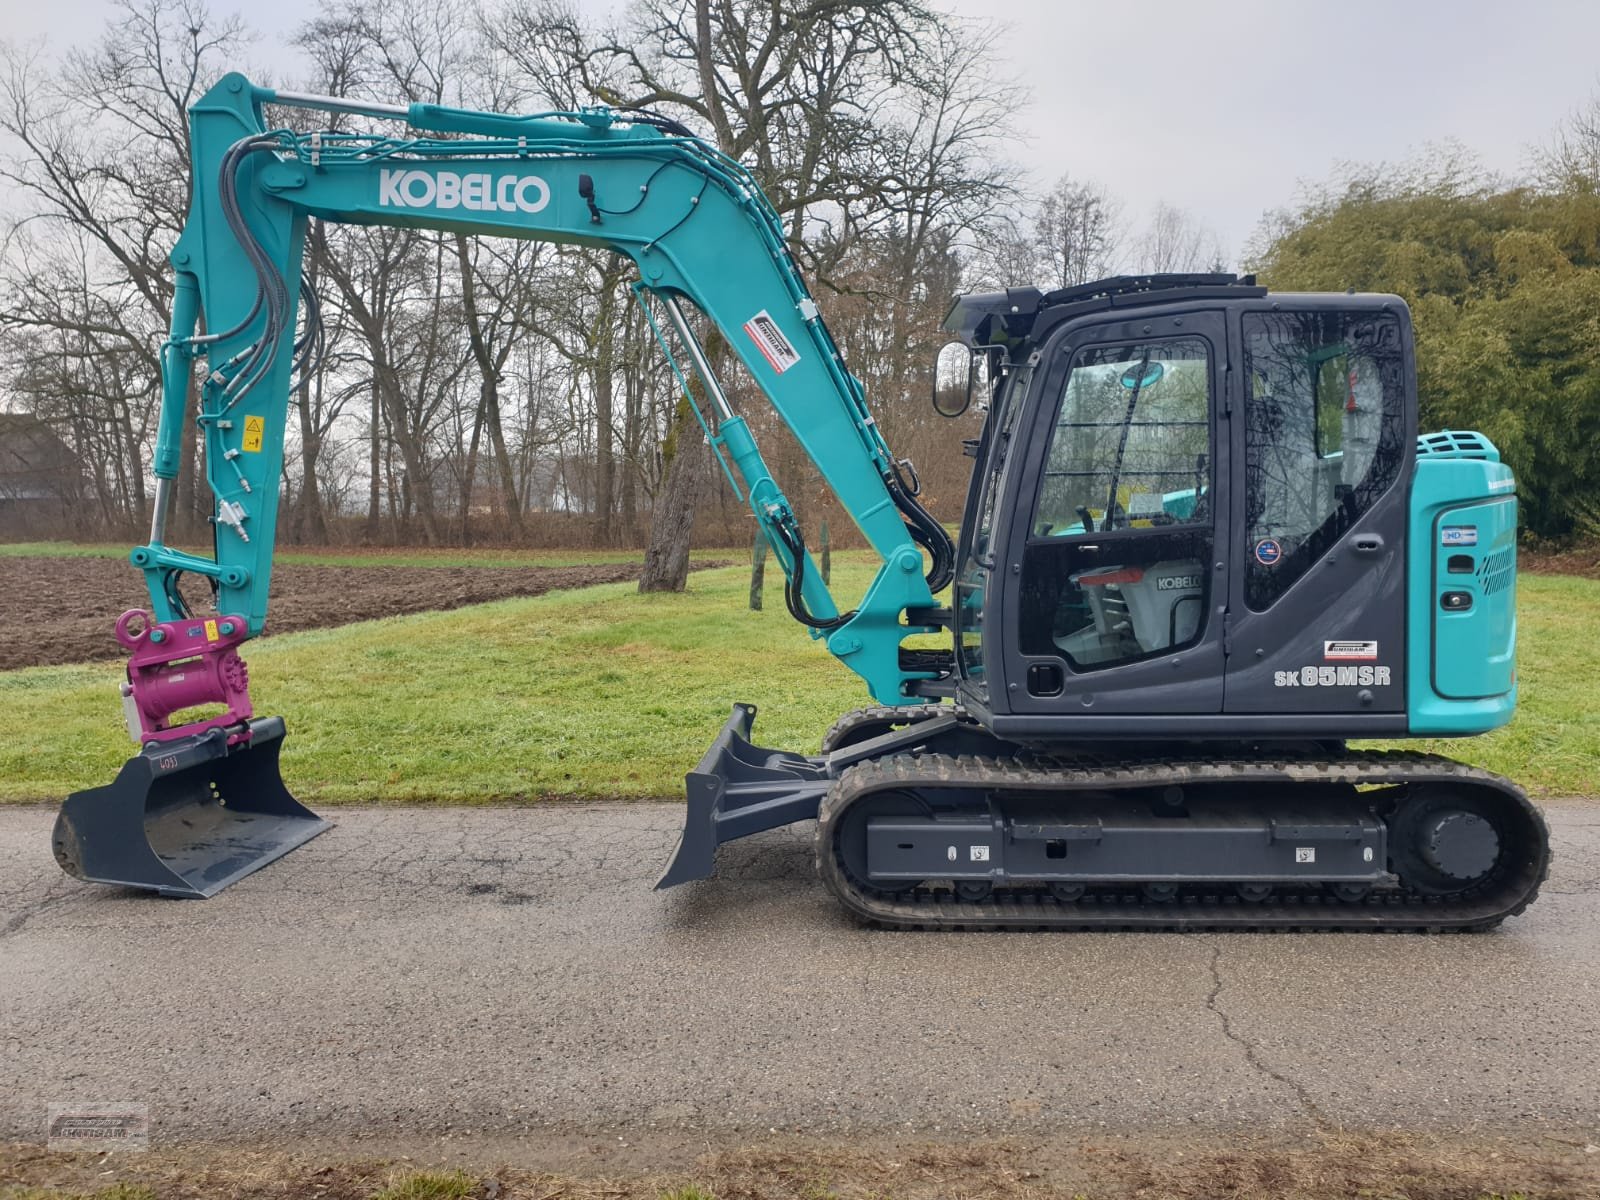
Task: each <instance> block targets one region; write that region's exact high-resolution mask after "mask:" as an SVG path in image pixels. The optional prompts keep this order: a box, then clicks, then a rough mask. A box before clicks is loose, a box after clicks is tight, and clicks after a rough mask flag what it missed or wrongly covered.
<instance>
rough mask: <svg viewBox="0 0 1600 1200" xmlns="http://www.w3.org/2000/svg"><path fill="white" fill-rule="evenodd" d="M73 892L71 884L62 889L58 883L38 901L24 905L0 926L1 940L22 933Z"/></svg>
mask: <svg viewBox="0 0 1600 1200" xmlns="http://www.w3.org/2000/svg"><path fill="white" fill-rule="evenodd" d="M73 890H74V889H73V888H72V886H71V885H70V884H68V885H67V886H66V887H62V886H61V884H59V883H58V884H56V885H54V886H52V887H51V888H50V890H49V891H47V892H46V893H45V894H44V895H42V896H40V897H39V898H38V899H37V900H35V901H33V902H32V903H30V904H25V905H23V906H22V907H21V908H20V909H18V910H17V911H16V912H14V913H12V914H11V916H9V917H8V918H6V921H5V924H3V925H0V938H4V937H10V936H11V935H12V934H13V933H19V932H21V930H22V928H23V926H25V925H26V924H27V923H28V922H29V921H31V920H33V918H34V917H37V916H38V915H39V914H40V913H42V912H44V911H45V909H47V908H50V907H51V906H52V905H55V904H57V903H59V902H60V901H62V900H65V899H66V898H67V897H68V896H69V895H71V894H72V892H73Z"/></svg>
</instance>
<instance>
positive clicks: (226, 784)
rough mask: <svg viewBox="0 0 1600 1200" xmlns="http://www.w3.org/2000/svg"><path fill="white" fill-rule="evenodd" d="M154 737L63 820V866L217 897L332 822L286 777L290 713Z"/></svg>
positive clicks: (94, 877)
mask: <svg viewBox="0 0 1600 1200" xmlns="http://www.w3.org/2000/svg"><path fill="white" fill-rule="evenodd" d="M248 733H249V736H248V738H242V737H240V736H239V735H238V734H237V732H235V733H234V734H233V735H232V741H233V744H232V745H230V744H229V743H230V733H229V731H228V730H227V729H222V728H217V729H208V730H206V731H205V732H204V733H199V734H195V735H194V736H192V737H185V738H179V739H175V740H173V741H167V742H160V743H152V744H151V745H149V746H147V747H146V748H145V749H144V750H141V751H140V752H139V753H138V754H135V755H134V756H133V757H132V758H130V759H129V760H128V761H127V762H126V763H124V764H123V766H122V770H121V771H120V772H119V773H118V774H117V777H116V779H115V780H114V781H113V782H112V783H111V784H109V785H108V786H106V787H98V788H89V789H87V790H85V791H81V792H74V793H72V795H70V796H68V797H67V800H66V803H65V804H63V805H62V806H61V813H60V815H59V816H58V817H57V818H56V828H55V838H54V844H55V854H56V861H57V862H59V863H60V864H61V869H62V870H64V871H65V872H66V873H67V874H69V875H74V876H76V877H77V878H79V879H84V880H88V881H90V882H92V883H110V884H121V885H123V886H125V887H135V888H145V889H147V890H149V891H154V892H159V893H160V894H161V895H163V896H186V897H195V898H204V897H207V896H214V895H216V894H217V893H218V892H220V891H221V890H222V889H223V888H225V887H227V886H228V885H229V884H232V883H235V882H237V881H238V880H240V879H242V878H244V876H246V875H248V874H250V872H252V871H255V870H259V869H260V868H262V867H264V866H266V865H267V864H268V863H270V862H273V861H275V860H276V859H279V858H282V857H283V856H284V855H285V854H287V853H289V851H291V850H293V849H294V848H295V847H297V846H300V845H303V844H304V843H306V842H308V841H310V840H311V839H312V838H314V837H316V836H317V834H319V833H321V832H322V831H323V830H325V829H327V828H329V825H328V822H326V821H324V820H323V819H322V818H321V817H319V816H317V815H316V814H315V813H314V812H312V811H311V810H310V809H308V808H306V807H305V806H304V805H302V804H301V803H300V802H299V801H298V800H296V799H295V798H294V797H293V796H291V795H290V794H289V790H288V789H287V788H286V787H284V785H283V779H282V777H281V776H280V775H279V773H278V751H279V750H280V749H281V748H282V746H283V718H281V717H267V718H264V719H261V720H253V721H250V722H248Z"/></svg>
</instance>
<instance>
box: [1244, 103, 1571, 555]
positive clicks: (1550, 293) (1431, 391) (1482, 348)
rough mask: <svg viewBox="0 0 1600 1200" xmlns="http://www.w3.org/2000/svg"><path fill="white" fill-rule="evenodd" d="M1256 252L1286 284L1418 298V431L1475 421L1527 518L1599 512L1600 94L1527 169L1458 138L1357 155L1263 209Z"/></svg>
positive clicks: (1540, 529)
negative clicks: (1483, 156) (1497, 170)
mask: <svg viewBox="0 0 1600 1200" xmlns="http://www.w3.org/2000/svg"><path fill="white" fill-rule="evenodd" d="M1248 264H1249V266H1250V267H1251V268H1252V269H1254V270H1255V271H1257V272H1259V274H1260V276H1261V279H1262V281H1263V282H1264V283H1267V284H1268V285H1269V286H1271V287H1273V288H1277V289H1281V290H1316V291H1326V290H1336V291H1337V290H1343V289H1345V288H1355V289H1356V290H1358V291H1377V292H1393V293H1396V294H1397V295H1399V296H1401V297H1402V298H1403V299H1404V300H1405V301H1406V303H1407V305H1408V306H1409V307H1410V309H1411V316H1412V321H1413V323H1414V325H1415V329H1416V341H1417V390H1418V397H1419V401H1420V405H1421V412H1420V420H1421V428H1422V429H1423V430H1425V431H1426V430H1432V429H1452V428H1453V429H1476V430H1479V431H1481V432H1483V433H1485V434H1487V435H1488V436H1489V437H1490V439H1491V440H1492V441H1493V442H1494V443H1495V445H1496V447H1497V448H1498V449H1499V450H1500V453H1501V456H1502V457H1503V458H1504V459H1505V461H1507V462H1508V463H1509V464H1510V465H1511V466H1512V468H1513V469H1514V470H1515V472H1516V475H1517V494H1518V498H1519V512H1520V519H1521V523H1522V527H1523V529H1524V531H1525V532H1526V533H1528V534H1531V535H1533V536H1534V537H1535V538H1537V539H1541V540H1545V541H1552V542H1564V541H1569V540H1571V539H1573V538H1575V537H1580V536H1592V535H1593V534H1594V533H1595V532H1596V523H1597V521H1600V101H1597V102H1596V103H1593V104H1591V105H1590V106H1589V107H1588V108H1586V109H1585V110H1583V111H1582V112H1580V113H1578V114H1577V115H1575V116H1574V117H1572V118H1571V119H1569V120H1568V121H1567V122H1565V123H1564V124H1563V125H1562V126H1561V127H1560V128H1559V129H1558V130H1557V131H1556V133H1555V134H1554V135H1553V136H1552V137H1551V139H1550V141H1549V142H1548V144H1546V145H1545V146H1543V147H1541V148H1538V149H1536V150H1535V151H1534V153H1533V156H1532V162H1531V164H1530V168H1529V172H1528V178H1526V179H1525V180H1516V181H1507V180H1504V179H1500V178H1497V177H1495V176H1493V175H1492V174H1490V173H1489V172H1487V171H1485V170H1484V169H1483V168H1482V167H1481V165H1480V164H1479V163H1478V162H1477V161H1476V159H1475V158H1474V157H1473V156H1472V155H1471V154H1469V153H1468V152H1466V151H1465V150H1463V149H1462V148H1461V147H1459V146H1443V147H1439V148H1436V149H1435V150H1433V151H1431V152H1429V153H1427V154H1424V155H1422V156H1420V157H1419V158H1417V159H1415V160H1414V161H1411V162H1408V163H1403V164H1398V165H1388V166H1353V167H1349V168H1346V169H1345V170H1344V171H1342V172H1341V173H1340V174H1339V175H1338V176H1337V177H1336V178H1335V179H1334V180H1332V181H1330V182H1328V183H1326V184H1324V185H1322V186H1319V187H1316V188H1313V189H1311V190H1310V191H1308V192H1307V194H1306V195H1305V197H1304V198H1303V200H1302V202H1301V203H1300V204H1298V205H1297V206H1295V207H1294V208H1291V209H1287V210H1284V211H1281V212H1276V213H1272V214H1269V216H1268V217H1267V219H1266V220H1265V221H1264V222H1263V223H1262V226H1261V228H1260V231H1259V233H1258V236H1257V243H1256V245H1255V246H1254V247H1252V248H1251V251H1250V254H1249V256H1248Z"/></svg>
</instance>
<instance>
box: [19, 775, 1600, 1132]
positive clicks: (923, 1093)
mask: <svg viewBox="0 0 1600 1200" xmlns="http://www.w3.org/2000/svg"><path fill="white" fill-rule="evenodd" d="M678 812H679V809H678V808H677V806H666V805H641V806H617V807H582V808H577V807H573V808H544V809H537V808H535V809H516V810H508V809H452V810H422V809H392V810H341V811H336V812H335V813H333V814H332V815H333V816H334V819H335V820H336V821H337V823H338V824H337V828H335V829H334V830H333V831H332V832H330V833H327V834H324V835H323V836H322V837H321V838H318V839H317V840H316V841H314V842H312V843H311V844H310V845H308V846H307V847H305V848H303V849H301V850H299V851H297V852H296V853H295V854H293V855H291V856H290V857H289V858H287V859H285V860H284V861H282V862H280V863H278V864H277V865H275V866H272V867H270V868H269V869H267V870H265V871H263V872H260V873H258V874H256V875H254V876H251V877H250V878H248V879H246V880H245V881H243V882H242V883H240V884H238V885H236V886H235V887H233V888H232V889H231V890H229V891H227V892H224V893H223V894H222V895H221V896H219V897H217V898H215V899H212V900H208V901H168V900H159V899H154V898H149V897H145V896H142V895H137V894H133V893H129V892H124V891H118V890H114V889H107V888H99V887H94V886H90V885H85V884H81V883H78V882H77V881H74V880H70V879H68V878H66V877H65V876H63V875H61V874H60V873H59V872H58V871H57V869H56V867H55V864H54V862H53V861H52V859H51V857H50V853H49V843H48V835H49V829H50V823H51V821H52V819H53V813H52V812H51V811H47V810H45V809H40V808H28V809H7V810H0V1141H12V1140H17V1141H31V1140H35V1139H36V1138H37V1137H38V1135H39V1132H40V1130H41V1127H42V1124H43V1121H44V1108H45V1105H46V1104H47V1103H49V1102H52V1101H88V1100H110V1101H143V1102H145V1103H148V1105H149V1106H150V1116H151V1121H152V1127H153V1129H154V1130H155V1131H156V1136H158V1137H161V1138H163V1139H168V1138H170V1139H175V1140H183V1139H190V1138H193V1139H207V1140H209V1139H223V1140H229V1139H255V1138H261V1137H277V1136H280V1135H295V1136H299V1135H308V1136H310V1135H322V1136H329V1137H335V1136H340V1135H342V1134H344V1133H346V1132H348V1133H350V1134H352V1135H359V1134H367V1135H371V1134H374V1133H377V1134H388V1135H397V1136H398V1135H404V1134H405V1133H406V1132H407V1131H417V1132H422V1131H428V1132H432V1133H435V1134H437V1133H438V1132H439V1131H440V1130H442V1129H453V1130H458V1131H460V1132H462V1133H463V1134H466V1133H468V1132H470V1133H472V1134H473V1135H475V1136H484V1135H495V1134H506V1135H516V1134H518V1133H524V1132H527V1131H530V1130H534V1131H537V1130H545V1131H549V1132H552V1133H554V1132H558V1131H561V1130H567V1131H571V1132H584V1133H594V1132H596V1131H611V1132H613V1133H616V1135H617V1136H619V1137H620V1136H627V1134H628V1131H635V1132H636V1133H642V1134H648V1132H649V1131H651V1130H654V1131H657V1133H658V1134H664V1133H666V1132H668V1131H673V1130H685V1129H692V1130H694V1131H695V1132H696V1134H697V1135H703V1136H704V1138H705V1139H706V1140H708V1141H709V1140H712V1139H714V1138H715V1137H717V1136H719V1135H721V1136H726V1137H730V1138H737V1137H742V1136H749V1135H750V1134H754V1133H759V1134H766V1133H767V1132H768V1131H769V1130H777V1131H780V1132H783V1133H793V1134H799V1135H806V1136H809V1135H823V1136H834V1135H844V1134H862V1135H866V1134H889V1135H901V1134H916V1135H918V1136H921V1135H928V1136H943V1135H958V1134H959V1135H965V1134H969V1133H983V1134H996V1133H1006V1132H1023V1133H1026V1132H1044V1131H1050V1130H1054V1131H1061V1130H1064V1129H1073V1130H1083V1131H1084V1132H1096V1131H1133V1130H1140V1129H1151V1130H1154V1129H1162V1128H1165V1129H1177V1130H1204V1129H1211V1128H1222V1127H1231V1128H1240V1127H1248V1128H1250V1129H1254V1130H1272V1129H1283V1130H1293V1129H1296V1128H1318V1127H1320V1128H1325V1129H1326V1128H1333V1127H1337V1126H1350V1127H1356V1128H1365V1129H1371V1128H1384V1127H1404V1128H1418V1129H1423V1130H1428V1129H1437V1130H1459V1131H1473V1130H1481V1131H1485V1132H1488V1131H1498V1132H1503V1131H1505V1130H1507V1129H1512V1128H1534V1129H1537V1128H1545V1127H1548V1128H1554V1127H1561V1128H1564V1129H1567V1130H1576V1131H1579V1132H1580V1135H1582V1136H1586V1137H1588V1138H1589V1140H1590V1141H1600V805H1596V804H1585V803H1576V802H1573V803H1559V804H1553V805H1550V806H1549V807H1548V812H1549V815H1550V818H1551V823H1552V825H1553V828H1554V831H1555V838H1556V862H1555V868H1554V872H1553V875H1552V878H1551V880H1550V882H1549V884H1548V885H1547V886H1546V888H1545V891H1544V895H1543V898H1542V899H1541V900H1540V901H1539V903H1538V904H1536V905H1535V906H1534V907H1533V908H1532V909H1531V910H1529V912H1528V913H1526V914H1525V915H1523V916H1522V917H1519V918H1516V919H1514V920H1513V921H1511V922H1509V923H1508V924H1507V925H1506V926H1505V927H1504V928H1503V929H1502V930H1501V931H1499V932H1496V933H1493V934H1487V935H1479V936H1468V937H1437V938H1426V937H1419V936H1414V935H1407V936H1395V935H1387V936H1386V935H1251V934H1237V935H1225V936H1222V935H1199V934H1189V935H1176V934H1174V935H1167V934H1157V935H1151V934H1100V935H1073V934H966V933H889V932H879V931H872V930H866V929H862V928H860V927H858V926H856V925H854V924H853V923H852V922H851V921H850V920H849V919H848V918H846V917H845V916H844V915H842V914H841V913H840V912H838V911H837V910H836V909H835V907H834V905H833V902H832V901H831V900H830V899H829V898H828V897H827V896H826V895H825V894H824V893H823V891H822V890H821V888H820V886H819V885H818V884H817V883H816V882H815V880H814V879H813V877H812V867H811V863H810V826H802V827H798V828H795V829H791V830H785V831H779V832H778V833H776V834H773V835H767V836H764V837H762V838H757V839H750V840H749V841H747V842H744V843H738V844H735V845H732V846H728V847H724V849H723V850H722V851H721V858H720V860H719V861H720V864H721V875H720V877H719V878H718V879H716V880H712V881H709V882H706V883H701V884H694V885H690V886H688V887H684V888H680V889H677V890H675V891H672V892H667V893H656V892H653V891H651V890H650V885H651V884H652V883H653V881H654V879H655V876H656V874H657V872H658V870H659V868H660V866H661V864H662V862H663V860H664V859H665V857H666V855H667V853H668V851H669V850H670V849H671V847H672V844H673V841H674V838H675V836H676V828H677V820H678Z"/></svg>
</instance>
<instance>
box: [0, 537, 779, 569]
mask: <svg viewBox="0 0 1600 1200" xmlns="http://www.w3.org/2000/svg"><path fill="white" fill-rule="evenodd" d="M130 548H131V547H129V546H127V545H120V544H117V545H113V544H110V543H89V544H84V543H78V542H5V543H0V558H36V557H44V558H127V556H128V551H129V549H130ZM190 549H191V552H192V553H195V554H199V555H202V556H203V557H206V558H209V557H210V556H211V550H210V548H209V547H205V546H195V547H191V548H190ZM748 553H749V551H748V550H747V549H734V550H700V551H696V552H695V557H696V558H728V557H733V558H742V557H743V556H744V555H746V554H748ZM273 560H274V561H275V562H280V563H292V564H295V565H297V566H303V567H587V566H594V565H596V564H603V563H626V562H643V561H644V551H642V550H626V549H624V550H518V549H494V550H462V549H439V550H430V549H427V548H426V547H418V546H408V547H406V548H405V549H400V550H359V549H351V550H340V549H332V548H327V547H321V548H316V549H307V550H280V551H278V552H276V553H275V554H274V555H273Z"/></svg>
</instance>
